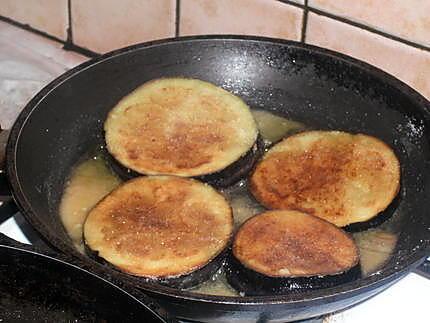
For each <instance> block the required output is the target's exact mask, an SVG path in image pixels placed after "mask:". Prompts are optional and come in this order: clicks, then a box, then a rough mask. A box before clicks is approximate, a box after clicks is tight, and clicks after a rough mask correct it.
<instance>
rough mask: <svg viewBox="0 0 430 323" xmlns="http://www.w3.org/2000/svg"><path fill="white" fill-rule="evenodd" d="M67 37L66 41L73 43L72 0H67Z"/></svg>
mask: <svg viewBox="0 0 430 323" xmlns="http://www.w3.org/2000/svg"><path fill="white" fill-rule="evenodd" d="M67 23H68V26H67V39H66V43H69V44H73V30H72V0H67Z"/></svg>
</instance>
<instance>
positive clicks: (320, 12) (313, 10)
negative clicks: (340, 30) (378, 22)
mask: <svg viewBox="0 0 430 323" xmlns="http://www.w3.org/2000/svg"><path fill="white" fill-rule="evenodd" d="M308 11H309V12H311V13H315V14H317V15H320V16H323V17H327V18H331V19H333V20H336V21H339V22H342V23H345V24H348V25H350V26H353V27H357V28H360V29H363V30H365V31H368V32H371V33H374V34H377V35H379V36H382V37H385V38H388V39H391V40H394V41H397V42H399V43H403V44H405V45H408V46H411V47H414V48H417V49H421V50H425V51H430V47H429V46H426V45H422V44H418V43H415V42H413V41H410V40H407V39H404V38H401V37H398V36H395V35H392V34H389V33H386V32H383V31H381V30H378V29H376V28H373V27H370V26H367V25H365V24H363V23H360V22H356V21H353V20H350V19H348V18H344V17H340V16H337V15H334V14H331V13H329V12H326V11H323V10H320V9H317V8H313V7H308Z"/></svg>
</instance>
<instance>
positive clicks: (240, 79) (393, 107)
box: [7, 36, 430, 322]
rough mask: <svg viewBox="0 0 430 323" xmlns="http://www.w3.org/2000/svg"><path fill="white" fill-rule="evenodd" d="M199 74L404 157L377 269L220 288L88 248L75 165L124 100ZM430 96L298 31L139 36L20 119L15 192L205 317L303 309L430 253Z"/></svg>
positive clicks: (175, 307)
mask: <svg viewBox="0 0 430 323" xmlns="http://www.w3.org/2000/svg"><path fill="white" fill-rule="evenodd" d="M178 75H179V76H185V77H194V78H199V79H202V80H207V81H209V82H212V83H215V84H217V85H220V86H222V87H223V88H225V89H227V90H229V91H231V92H233V93H235V94H238V95H239V96H241V97H242V98H243V99H244V100H245V101H246V102H247V103H248V104H249V105H250V106H252V107H258V108H262V109H267V110H271V111H273V112H275V113H277V114H280V115H283V116H286V117H288V118H291V119H293V120H296V121H300V122H303V123H304V124H306V125H308V126H311V127H312V128H317V129H336V130H344V131H349V132H361V133H366V134H370V135H373V136H376V137H378V138H380V139H382V140H383V141H385V142H386V143H388V144H389V145H391V146H392V147H393V148H394V150H395V152H396V154H397V156H398V157H399V159H400V162H401V166H402V185H401V191H400V195H399V202H398V204H397V205H396V207H395V208H394V210H392V214H389V216H388V218H389V220H387V221H389V224H390V226H391V228H392V229H393V230H394V231H395V232H396V233H397V235H398V237H399V239H398V243H397V245H396V248H395V250H394V253H393V256H392V257H391V258H390V260H389V261H388V263H387V264H386V265H385V266H384V267H383V268H382V269H381V270H380V271H379V272H378V273H377V274H374V275H371V276H369V277H365V278H361V279H358V280H355V281H353V282H350V283H346V284H343V285H340V286H338V287H335V288H329V289H323V290H310V291H306V292H300V293H293V294H289V295H284V296H273V297H272V296H269V297H245V298H241V297H218V296H202V295H198V294H194V293H191V292H187V291H180V290H175V289H171V288H168V287H163V286H158V285H152V284H148V283H144V282H142V281H140V280H138V279H135V278H132V277H130V276H127V275H125V274H122V273H120V272H117V271H115V270H112V269H110V268H107V267H103V265H101V264H98V263H97V262H95V261H93V260H91V259H89V258H87V257H85V256H83V255H81V254H79V253H78V252H77V251H76V250H75V249H74V248H73V245H72V243H71V241H70V239H69V238H68V236H67V235H66V233H65V230H64V228H63V226H62V224H61V222H60V219H59V217H58V212H57V208H58V203H59V201H60V198H61V194H62V191H63V186H64V183H65V180H66V179H67V176H68V175H69V173H70V170H71V169H72V167H73V165H74V164H75V163H76V162H77V161H78V160H79V159H80V158H81V157H82V156H83V155H84V154H85V153H86V152H88V151H89V150H91V149H92V148H93V147H95V146H96V145H98V144H100V143H101V142H102V140H103V138H102V136H103V133H102V125H103V121H104V119H105V117H106V114H107V112H108V111H109V110H110V109H111V108H112V107H113V106H114V105H115V103H116V102H117V101H118V100H119V99H120V98H122V97H123V96H124V95H126V94H128V93H129V92H130V91H132V90H133V89H134V88H136V87H137V86H138V85H140V84H142V83H143V82H145V81H148V80H151V79H154V78H159V77H163V76H178ZM429 111H430V104H429V102H428V101H426V100H425V99H424V98H423V97H422V96H421V95H419V94H418V93H417V92H415V91H414V90H412V89H411V88H410V87H408V86H406V85H405V84H403V83H402V82H400V81H398V80H397V79H395V78H393V77H392V76H390V75H388V74H386V73H384V72H382V71H380V70H378V69H376V68H374V67H372V66H369V65H368V64H365V63H363V62H360V61H357V60H355V59H352V58H350V57H347V56H344V55H341V54H337V53H334V52H332V51H328V50H324V49H321V48H317V47H314V46H309V45H303V44H299V43H296V42H291V41H282V40H274V39H268V38H254V37H236V36H233V37H228V36H213V37H187V38H181V39H174V40H164V41H156V42H152V43H146V44H142V45H137V46H132V47H128V48H125V49H121V50H118V51H114V52H112V53H109V54H106V55H103V56H101V57H99V58H96V59H94V60H91V61H89V62H87V63H84V64H82V65H80V66H78V67H77V68H74V69H73V70H71V71H69V72H67V73H66V74H64V75H62V76H60V77H59V78H58V79H56V80H55V81H53V82H52V83H51V84H49V85H48V86H47V87H45V88H44V89H43V90H42V91H41V92H40V93H39V94H37V95H36V96H35V97H34V98H33V99H32V100H31V101H30V102H29V103H28V105H27V106H26V107H25V109H24V110H23V112H22V113H21V115H20V116H19V118H18V120H17V121H16V123H15V125H14V126H13V128H12V131H11V135H10V139H9V143H8V147H7V173H8V178H9V182H10V184H11V187H12V192H13V195H14V198H15V201H16V202H17V203H18V204H19V207H20V209H21V211H22V213H23V214H24V216H25V217H26V219H27V220H28V221H29V222H30V223H31V224H32V225H33V226H34V228H35V229H36V230H37V231H38V232H40V234H41V235H42V236H43V237H44V239H46V241H47V242H48V243H49V244H51V245H52V246H53V247H55V248H57V249H58V250H61V251H62V252H64V253H65V254H68V255H72V256H75V257H76V258H77V259H80V260H81V261H84V262H85V263H86V264H87V265H88V266H89V267H91V268H92V269H93V270H94V271H104V273H105V275H107V276H113V277H115V278H118V279H122V280H123V281H127V282H132V283H133V284H135V286H139V287H141V288H143V289H144V290H145V291H147V292H148V293H150V294H151V295H153V296H154V297H156V298H157V299H158V300H159V301H160V302H162V303H163V304H164V305H165V306H166V307H167V308H168V309H169V310H170V311H171V312H172V313H173V314H174V315H177V316H178V317H181V318H187V319H190V320H196V321H214V320H217V321H229V322H233V321H237V322H250V321H257V320H258V321H273V322H285V321H289V320H299V319H304V318H309V317H313V316H317V315H321V314H324V313H328V312H333V311H336V310H339V309H342V308H345V307H347V306H350V305H353V304H355V303H357V302H359V301H362V300H364V299H366V298H368V297H370V296H372V295H374V294H375V293H377V292H379V291H381V290H382V289H384V288H386V287H387V286H389V285H390V284H392V283H394V282H395V281H396V280H398V279H400V278H401V277H402V276H404V275H405V274H407V273H408V272H409V271H411V270H412V269H413V268H415V267H416V266H417V265H418V264H419V263H420V262H421V261H422V259H423V258H424V257H425V256H427V255H429V254H430V249H429V242H430V241H429V239H430V217H429V216H428V215H427V212H428V210H430V198H429V192H430V191H429V189H430V179H429V176H430V146H429V138H430V137H429V131H430V124H429V122H430V113H429Z"/></svg>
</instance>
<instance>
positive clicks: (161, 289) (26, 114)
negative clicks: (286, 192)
mask: <svg viewBox="0 0 430 323" xmlns="http://www.w3.org/2000/svg"><path fill="white" fill-rule="evenodd" d="M208 41H211V42H213V41H220V42H223V41H225V42H238V43H241V42H248V43H263V44H264V43H268V44H276V45H281V46H285V47H289V48H296V49H298V50H307V51H310V52H312V53H316V54H319V55H323V56H328V57H330V58H332V59H335V60H340V61H342V62H344V63H346V64H349V65H353V66H356V67H358V68H359V69H361V70H363V71H364V72H365V73H367V74H368V75H369V74H370V75H372V76H374V77H376V78H378V79H380V80H382V81H384V82H385V83H386V84H388V85H390V86H392V87H394V88H396V89H398V90H399V91H400V92H402V93H403V94H405V95H407V96H408V97H409V98H410V99H411V100H412V101H414V102H416V104H417V105H418V106H420V108H422V112H423V113H424V118H425V119H426V121H428V120H430V102H429V101H428V100H427V99H426V98H424V97H423V96H422V95H421V94H420V93H418V92H417V91H416V90H414V89H412V88H411V87H410V86H408V85H407V84H405V83H404V82H402V81H400V80H399V79H397V78H395V77H394V76H392V75H390V74H388V73H387V72H384V71H383V70H381V69H379V68H377V67H375V66H372V65H370V64H368V63H366V62H363V61H361V60H358V59H356V58H353V57H350V56H348V55H345V54H342V53H338V52H335V51H332V50H330V49H326V48H321V47H318V46H314V45H309V44H304V43H300V42H297V41H293V40H283V39H277V38H269V37H261V36H244V35H202V36H185V37H175V38H166V39H160V40H155V41H150V42H145V43H140V44H136V45H132V46H128V47H124V48H121V49H117V50H114V51H111V52H108V53H105V54H103V55H101V56H98V57H95V58H92V59H90V60H88V61H86V62H84V63H82V64H80V65H78V66H76V67H74V68H72V69H71V70H69V71H67V72H65V73H64V74H62V75H60V76H59V77H57V78H56V79H54V80H53V81H51V82H50V83H49V84H48V85H46V86H45V87H44V88H43V89H42V90H40V91H39V92H38V93H37V94H36V95H35V96H33V98H32V99H31V100H30V101H29V102H28V103H27V104H26V106H25V107H24V109H23V110H22V111H21V113H20V114H19V116H18V118H17V119H16V121H15V123H14V125H13V126H12V129H11V132H10V136H9V140H8V144H7V148H6V171H7V176H8V180H9V183H10V186H11V191H12V195H13V197H14V199H15V201H16V202H17V204H18V207H19V209H20V210H21V212H22V214H23V215H24V217H25V218H26V220H27V221H29V223H30V224H31V225H32V226H33V227H35V228H36V230H37V231H39V232H40V233H41V236H42V238H43V239H44V240H45V241H47V242H48V243H49V244H50V245H51V246H54V247H55V248H56V249H58V250H60V251H62V252H63V253H67V254H68V255H69V254H71V255H73V256H75V257H78V258H80V260H81V261H85V262H88V259H87V258H85V257H83V256H82V255H80V254H78V252H77V251H76V250H74V249H73V248H72V247H70V246H69V245H68V244H66V243H65V242H63V241H62V240H61V239H58V238H57V237H56V236H55V235H53V234H51V233H50V230H48V229H47V228H46V227H45V225H44V224H43V223H42V222H41V221H39V219H38V217H37V212H34V211H33V209H32V206H31V203H30V202H29V201H28V199H27V197H26V196H25V194H24V192H23V190H22V186H21V183H20V182H19V178H18V172H17V168H16V163H15V158H16V154H17V148H18V145H19V140H20V138H21V132H22V129H23V128H24V127H25V124H26V123H27V121H28V120H29V119H30V118H31V115H32V112H33V111H34V110H36V109H37V107H38V106H39V104H40V102H42V101H43V100H44V98H45V97H47V96H48V95H49V94H50V92H51V91H54V90H55V89H56V88H57V87H58V86H60V85H61V84H63V83H64V82H66V81H67V80H69V79H71V78H72V77H74V76H75V75H77V74H80V73H82V72H84V71H86V70H87V69H90V68H92V67H93V66H96V65H98V64H101V63H103V62H104V61H107V60H110V59H113V58H115V57H119V56H122V55H127V54H128V53H131V52H136V51H140V50H145V49H147V48H151V47H155V46H157V47H161V46H168V45H172V44H176V43H187V42H208ZM52 241H55V245H54V244H53V243H52ZM426 243H427V245H425V243H424V241H423V243H422V245H419V248H417V249H416V250H413V251H412V252H411V253H409V254H408V256H407V258H405V259H403V260H404V261H403V262H402V264H400V265H399V266H398V267H396V268H389V269H388V270H387V271H386V272H384V273H383V274H381V275H371V276H368V277H365V278H362V279H359V280H356V281H353V282H351V283H347V284H344V285H341V286H337V287H333V288H328V289H322V290H313V291H310V292H309V293H306V292H304V293H298V294H296V295H294V294H289V295H275V296H257V297H255V296H246V297H239V296H214V295H204V294H198V293H193V292H189V291H181V290H177V289H173V288H170V287H167V286H159V285H156V286H155V285H152V284H151V285H148V286H147V287H146V286H143V285H142V289H143V290H146V291H149V292H151V293H156V294H159V295H164V296H168V297H173V298H180V299H187V300H191V301H198V302H210V303H219V304H234V305H267V304H287V303H288V304H295V303H304V302H314V301H318V300H319V299H327V298H330V297H336V296H339V294H349V293H350V294H354V293H359V292H360V291H362V290H363V289H367V288H371V287H372V286H378V285H382V284H385V283H388V282H389V281H392V280H394V279H395V278H396V277H399V276H401V275H402V274H405V273H406V272H408V271H410V270H411V269H412V268H413V266H416V265H418V263H419V262H420V261H421V260H422V259H423V258H424V257H426V256H428V254H429V253H430V248H429V246H428V241H426ZM307 294H311V295H310V297H307ZM297 295H301V297H297ZM303 295H304V296H303ZM294 296H296V297H294Z"/></svg>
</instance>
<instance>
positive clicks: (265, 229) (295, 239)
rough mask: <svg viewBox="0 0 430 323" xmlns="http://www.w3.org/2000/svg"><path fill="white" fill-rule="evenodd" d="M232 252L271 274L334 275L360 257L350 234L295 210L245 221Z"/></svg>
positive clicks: (280, 275)
mask: <svg viewBox="0 0 430 323" xmlns="http://www.w3.org/2000/svg"><path fill="white" fill-rule="evenodd" d="M233 254H234V256H235V257H236V258H237V259H238V260H239V261H240V262H241V263H242V264H243V265H244V266H245V267H248V268H250V269H252V270H254V271H257V272H259V273H261V274H264V275H266V276H271V277H308V276H316V275H334V274H338V273H342V272H345V271H347V270H348V269H350V268H352V267H354V266H355V265H356V264H357V263H358V261H359V255H358V249H357V247H356V245H355V243H354V241H353V239H352V238H351V237H350V236H349V235H348V234H346V233H345V232H344V231H342V230H341V229H339V228H337V227H336V226H334V225H333V224H331V223H329V222H326V221H324V220H322V219H320V218H317V217H314V216H311V215H308V214H305V213H302V212H298V211H292V210H282V211H267V212H264V213H261V214H259V215H256V216H254V217H252V218H251V219H249V220H248V221H246V222H245V223H244V224H243V225H242V226H241V227H240V229H239V231H238V232H237V234H236V236H235V238H234V242H233Z"/></svg>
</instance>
